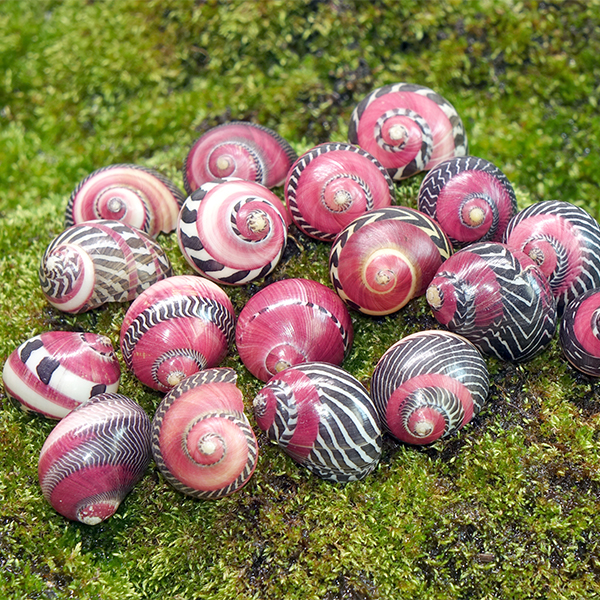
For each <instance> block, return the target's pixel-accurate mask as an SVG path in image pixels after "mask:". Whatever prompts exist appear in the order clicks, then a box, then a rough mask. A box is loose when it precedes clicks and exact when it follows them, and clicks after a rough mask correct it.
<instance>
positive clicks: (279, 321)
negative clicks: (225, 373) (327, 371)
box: [236, 279, 354, 381]
mask: <svg viewBox="0 0 600 600" xmlns="http://www.w3.org/2000/svg"><path fill="white" fill-rule="evenodd" d="M353 336H354V332H353V329H352V321H351V319H350V315H349V313H348V309H347V308H346V305H345V304H344V303H343V302H342V300H341V299H340V297H339V296H338V295H337V294H336V293H335V292H334V291H333V290H332V289H330V288H328V287H327V286H325V285H323V284H321V283H318V282H316V281H311V280H308V279H284V280H282V281H276V282H274V283H271V284H269V285H268V286H266V287H265V288H263V289H262V290H260V291H259V292H257V293H256V294H255V295H254V296H252V298H250V300H249V301H248V302H247V303H246V305H245V306H244V308H243V309H242V310H241V312H240V315H239V317H238V321H237V325H236V346H237V350H238V353H239V355H240V358H241V359H242V361H243V363H244V365H245V366H246V368H247V369H248V370H249V371H250V372H251V373H252V374H253V375H254V376H255V377H258V378H259V379H261V380H263V381H267V380H268V379H270V378H271V377H272V376H273V375H275V374H276V373H278V372H279V371H282V370H283V369H285V368H287V367H290V366H293V365H296V364H299V363H303V362H315V361H317V362H328V363H332V364H336V365H341V363H342V361H343V360H344V357H345V356H346V355H347V353H348V352H349V350H350V347H351V346H352V340H353Z"/></svg>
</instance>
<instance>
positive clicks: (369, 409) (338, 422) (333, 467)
mask: <svg viewBox="0 0 600 600" xmlns="http://www.w3.org/2000/svg"><path fill="white" fill-rule="evenodd" d="M253 404H254V414H255V416H256V421H257V423H258V426H259V427H260V428H261V429H262V430H263V431H266V432H267V435H268V437H269V439H270V440H271V441H273V442H275V443H276V444H278V445H279V446H281V448H282V449H283V450H284V452H286V454H288V455H289V456H290V457H291V458H293V459H294V460H295V461H296V462H298V463H299V464H301V465H303V466H305V467H307V468H308V469H309V470H310V471H312V472H313V473H315V474H316V475H318V476H319V477H322V478H323V479H328V480H330V481H337V482H346V481H355V480H357V479H362V478H363V477H366V476H367V475H368V474H369V473H370V472H371V471H373V469H375V467H376V466H377V463H378V462H379V458H380V456H381V435H382V434H381V425H380V423H379V418H378V417H377V414H376V412H375V407H374V406H373V403H372V401H371V398H370V396H369V394H368V392H367V390H366V389H365V388H364V387H363V386H362V385H361V383H360V382H359V381H358V380H357V379H356V378H354V377H353V376H352V375H350V374H349V373H348V372H346V371H344V370H343V369H342V368H340V367H338V366H336V365H329V364H326V363H319V362H312V363H302V364H299V365H295V366H293V367H290V368H289V369H285V370H284V371H281V373H278V374H277V375H275V376H274V377H272V378H271V379H270V380H269V381H268V383H267V384H266V385H265V386H264V387H263V389H262V390H261V391H260V392H259V393H258V395H257V396H256V397H255V398H254V403H253Z"/></svg>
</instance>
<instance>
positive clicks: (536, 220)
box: [505, 200, 600, 315]
mask: <svg viewBox="0 0 600 600" xmlns="http://www.w3.org/2000/svg"><path fill="white" fill-rule="evenodd" d="M505 239H506V244H507V245H508V246H510V247H511V248H515V249H517V250H520V251H521V252H524V253H525V254H527V255H529V257H530V258H532V259H533V260H534V261H535V262H536V263H537V264H538V266H539V267H540V269H541V271H542V273H544V275H545V276H546V277H547V278H548V281H549V282H550V287H551V288H552V293H553V294H554V296H555V298H556V304H557V309H558V314H559V315H560V314H562V311H563V310H564V307H565V306H566V305H567V304H568V303H569V302H570V301H571V300H573V299H574V298H576V297H577V296H579V295H580V294H583V293H584V292H586V291H587V290H591V289H594V288H597V287H600V225H599V224H598V222H597V221H596V219H594V218H593V217H592V216H591V215H590V214H589V213H587V212H586V211H585V210H584V209H583V208H579V207H578V206H575V205H574V204H571V203H570V202H563V201H559V200H547V201H543V202H537V203H535V204H532V205H531V206H528V207H527V208H525V209H524V210H522V211H520V212H519V213H518V214H517V215H515V217H513V218H512V219H511V220H510V221H509V223H508V227H507V229H506V234H505Z"/></svg>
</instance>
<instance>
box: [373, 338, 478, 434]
mask: <svg viewBox="0 0 600 600" xmlns="http://www.w3.org/2000/svg"><path fill="white" fill-rule="evenodd" d="M488 392H489V375H488V370H487V366H486V363H485V360H484V358H483V356H482V355H481V353H480V352H479V351H478V350H477V348H475V346H473V344H471V343H470V342H468V341H467V340H466V339H465V338H462V337H460V336H458V335H456V334H454V333H451V332H447V331H421V332H419V333H414V334H412V335H409V336H407V337H405V338H403V339H401V340H400V341H399V342H396V343H395V344H394V345H393V346H391V347H390V348H388V350H387V351H386V352H385V353H384V355H383V356H382V357H381V359H380V360H379V362H378V363H377V366H376V367H375V370H374V372H373V379H372V380H371V397H372V398H373V402H374V404H375V408H376V409H377V412H378V414H379V417H380V419H381V422H382V424H383V426H384V428H385V429H386V430H387V431H389V432H390V433H391V434H392V435H393V436H394V437H395V438H397V439H398V440H400V441H402V442H406V443H408V444H430V443H431V442H434V441H435V440H437V439H439V438H442V437H446V436H448V435H450V434H452V433H454V432H455V431H457V430H458V429H460V428H461V427H463V426H464V425H466V424H467V423H468V422H469V421H470V420H471V419H472V418H473V416H474V415H476V414H477V413H479V411H480V410H481V408H482V407H483V404H484V403H485V400H486V398H487V396H488Z"/></svg>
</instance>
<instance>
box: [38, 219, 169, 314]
mask: <svg viewBox="0 0 600 600" xmlns="http://www.w3.org/2000/svg"><path fill="white" fill-rule="evenodd" d="M171 273H172V270H171V263H170V262H169V259H168V257H167V255H166V254H165V252H164V250H163V249H162V248H161V247H160V246H159V245H158V244H157V243H156V242H155V241H154V240H153V239H152V238H150V237H149V236H148V235H147V234H145V233H144V232H143V231H140V230H139V229H136V228H135V227H131V226H130V225H127V224H126V223H122V222H120V221H110V220H97V221H88V222H86V223H80V224H79V225H73V226H72V227H69V228H68V229H65V230H64V231H63V232H62V233H61V234H60V235H58V236H57V237H55V238H54V240H53V241H52V242H51V243H50V244H49V246H48V247H47V248H46V251H45V252H44V255H43V256H42V260H41V264H40V270H39V278H40V284H41V286H42V292H43V293H44V296H45V297H46V299H47V300H48V302H49V303H50V304H51V305H52V306H54V307H55V308H58V309H59V310H61V311H63V312H67V313H81V312H85V311H88V310H92V309H94V308H97V307H98V306H101V305H102V304H105V303H106V302H126V301H129V300H133V299H134V298H135V297H136V296H138V295H139V294H140V293H141V292H142V291H144V290H145V289H147V288H148V287H150V286H151V285H152V284H153V283H155V282H156V281H159V280H161V279H164V278H165V277H169V276H170V275H171Z"/></svg>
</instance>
